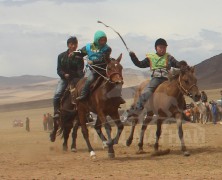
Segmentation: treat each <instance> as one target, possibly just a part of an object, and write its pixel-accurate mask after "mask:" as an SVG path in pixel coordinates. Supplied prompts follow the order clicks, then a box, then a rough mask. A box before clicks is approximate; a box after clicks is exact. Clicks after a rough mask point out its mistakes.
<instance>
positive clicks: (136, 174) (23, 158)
mask: <svg viewBox="0 0 222 180" xmlns="http://www.w3.org/2000/svg"><path fill="white" fill-rule="evenodd" d="M50 111H51V108H45V109H33V110H28V111H15V112H10V113H1V114H0V122H1V126H0V137H1V140H0V179H151V178H152V179H221V178H222V153H221V152H222V138H221V135H222V125H221V124H217V125H212V124H211V123H209V124H207V125H201V124H191V123H186V124H184V136H185V142H186V145H187V147H188V148H189V150H190V153H191V156H189V157H185V156H183V155H182V153H181V152H180V146H179V138H178V136H177V130H176V125H175V124H171V125H168V124H166V125H164V126H163V132H162V138H161V140H160V148H161V149H166V148H170V149H171V152H170V154H167V155H164V156H152V152H153V147H152V146H153V144H154V142H155V129H156V127H155V125H151V126H150V127H149V128H148V131H147V133H146V136H145V141H144V142H145V143H144V150H145V151H146V152H147V153H145V154H139V155H138V154H136V151H137V143H138V137H139V129H140V125H138V127H137V129H136V132H135V138H134V142H133V144H132V145H131V147H126V146H125V140H126V138H127V137H128V135H129V127H125V129H124V132H123V134H122V136H121V139H120V143H119V144H118V145H116V146H115V152H116V158H115V159H112V160H111V159H109V158H108V156H107V150H103V149H102V143H101V141H100V140H99V138H98V136H97V135H96V133H95V131H94V129H92V128H89V131H90V138H91V142H92V145H93V147H94V148H95V152H96V155H97V158H96V159H95V160H92V159H90V157H89V153H88V151H87V148H86V143H85V141H84V139H83V137H82V134H81V131H79V133H78V140H77V148H78V152H77V153H73V152H71V151H70V149H69V151H68V152H63V151H62V140H61V139H60V138H57V141H56V142H55V143H51V142H50V141H49V132H44V131H43V126H42V115H43V113H45V112H50ZM26 116H29V117H30V120H31V124H30V126H31V131H30V132H26V131H25V127H23V128H19V127H17V128H15V127H14V128H13V127H12V120H13V119H14V118H20V119H22V120H24V119H25V117H26ZM113 129H115V128H113ZM114 132H115V130H114ZM69 144H71V143H70V142H69Z"/></svg>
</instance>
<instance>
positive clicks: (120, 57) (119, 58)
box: [117, 53, 123, 62]
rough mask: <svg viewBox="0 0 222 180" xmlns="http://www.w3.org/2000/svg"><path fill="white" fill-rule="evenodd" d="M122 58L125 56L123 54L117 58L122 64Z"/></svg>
mask: <svg viewBox="0 0 222 180" xmlns="http://www.w3.org/2000/svg"><path fill="white" fill-rule="evenodd" d="M122 56H123V54H122V53H121V54H120V55H119V57H118V58H117V61H118V62H120V61H121V59H122Z"/></svg>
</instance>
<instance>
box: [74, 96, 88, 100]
mask: <svg viewBox="0 0 222 180" xmlns="http://www.w3.org/2000/svg"><path fill="white" fill-rule="evenodd" d="M86 97H87V96H85V95H83V96H79V97H77V98H76V100H77V101H81V100H84V99H86Z"/></svg>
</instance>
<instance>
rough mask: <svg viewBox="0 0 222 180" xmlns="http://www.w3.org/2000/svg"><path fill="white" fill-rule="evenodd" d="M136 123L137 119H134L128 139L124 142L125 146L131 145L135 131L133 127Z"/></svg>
mask: <svg viewBox="0 0 222 180" xmlns="http://www.w3.org/2000/svg"><path fill="white" fill-rule="evenodd" d="M137 123H138V118H134V119H133V121H132V126H131V130H130V135H129V137H128V139H127V140H126V145H127V146H130V145H131V144H132V141H133V134H134V131H135V127H136V125H137Z"/></svg>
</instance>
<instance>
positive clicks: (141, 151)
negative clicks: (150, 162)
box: [136, 149, 146, 154]
mask: <svg viewBox="0 0 222 180" xmlns="http://www.w3.org/2000/svg"><path fill="white" fill-rule="evenodd" d="M145 153H146V152H145V151H144V150H142V149H139V150H138V151H137V152H136V154H145Z"/></svg>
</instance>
